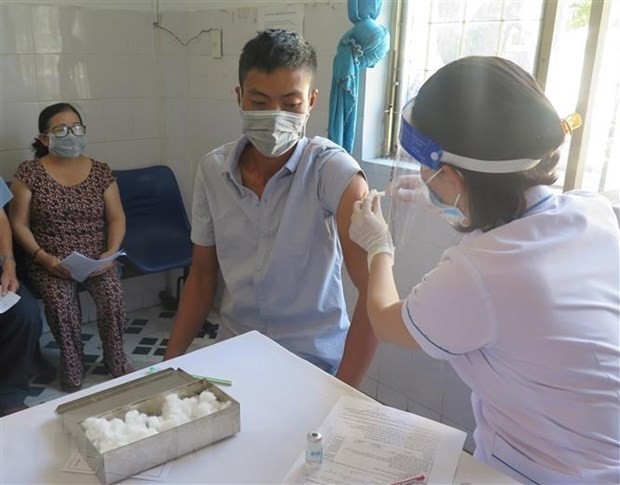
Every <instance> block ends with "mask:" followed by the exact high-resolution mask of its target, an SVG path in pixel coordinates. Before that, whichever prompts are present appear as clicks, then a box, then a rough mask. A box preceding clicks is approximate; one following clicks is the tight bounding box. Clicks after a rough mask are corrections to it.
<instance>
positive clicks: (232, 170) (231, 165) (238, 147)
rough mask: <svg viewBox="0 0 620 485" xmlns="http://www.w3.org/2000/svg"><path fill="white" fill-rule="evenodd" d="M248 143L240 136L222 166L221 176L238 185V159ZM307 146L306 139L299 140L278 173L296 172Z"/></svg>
mask: <svg viewBox="0 0 620 485" xmlns="http://www.w3.org/2000/svg"><path fill="white" fill-rule="evenodd" d="M248 143H250V140H249V139H248V137H247V136H245V135H242V136H241V138H239V140H237V142H236V143H235V147H234V149H233V150H231V151H230V153H229V155H228V159H227V160H226V164H225V165H224V170H223V171H222V173H223V174H229V175H230V177H231V178H232V179H233V180H234V181H235V182H237V183H238V184H241V172H240V170H239V157H240V156H241V153H242V152H243V149H244V148H245V146H246V145H247V144H248ZM307 144H308V138H306V137H303V138H300V139H299V141H298V142H297V145H295V149H294V150H293V153H291V156H290V157H289V159H288V160H287V161H286V163H285V164H284V166H283V167H282V169H281V170H280V172H278V173H281V171H282V170H283V169H286V170H288V171H289V172H290V173H295V171H296V170H297V167H298V166H299V162H300V161H301V157H302V155H303V152H304V149H305V148H306V145H307Z"/></svg>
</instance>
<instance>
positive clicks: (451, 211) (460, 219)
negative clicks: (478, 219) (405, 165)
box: [424, 167, 469, 226]
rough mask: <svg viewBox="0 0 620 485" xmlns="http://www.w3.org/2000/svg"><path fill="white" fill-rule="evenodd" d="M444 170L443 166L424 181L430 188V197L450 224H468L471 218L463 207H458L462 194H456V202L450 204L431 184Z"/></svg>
mask: <svg viewBox="0 0 620 485" xmlns="http://www.w3.org/2000/svg"><path fill="white" fill-rule="evenodd" d="M442 170H443V167H441V168H440V169H439V170H437V171H436V172H435V173H434V174H433V175H431V176H430V177H429V179H428V180H426V181H425V182H424V183H425V184H426V187H427V188H428V199H429V201H430V202H431V204H433V205H434V206H435V207H437V208H438V209H439V210H440V211H441V215H442V216H443V217H444V218H445V219H446V220H447V221H448V223H449V224H451V225H452V226H466V225H467V224H466V223H467V221H468V220H469V218H468V217H467V216H466V215H465V214H463V212H462V211H461V209H459V208H458V203H459V200H461V194H458V195H457V196H456V200H455V201H454V204H452V205H449V204H446V203H445V202H443V201H442V200H441V199H440V198H439V196H438V195H437V194H436V193H435V192H434V191H433V189H431V187H430V185H429V184H430V183H431V181H432V180H433V179H434V178H435V177H436V176H437V175H439V173H440V172H441V171H442Z"/></svg>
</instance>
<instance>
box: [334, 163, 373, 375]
mask: <svg viewBox="0 0 620 485" xmlns="http://www.w3.org/2000/svg"><path fill="white" fill-rule="evenodd" d="M367 191H368V185H367V184H366V180H364V178H363V177H362V176H361V175H359V174H358V175H356V176H355V177H353V179H352V180H351V182H350V183H349V185H348V186H347V188H346V189H345V191H344V192H343V194H342V196H341V198H340V202H339V204H338V211H337V213H336V218H337V223H338V233H339V237H340V244H341V246H342V252H343V256H344V262H345V265H346V268H347V271H348V272H349V276H350V277H351V280H352V281H353V284H354V285H355V287H356V288H357V291H358V297H357V303H356V305H355V310H354V311H353V317H352V318H351V327H350V328H349V332H348V334H347V339H346V342H345V347H344V354H343V356H342V361H341V363H340V367H339V369H338V373H337V374H336V377H338V378H339V379H340V380H342V381H344V382H346V383H347V384H349V385H351V386H353V387H358V386H359V385H360V383H361V382H362V379H363V378H364V376H365V375H366V372H367V371H368V367H369V366H370V363H371V362H372V359H373V357H374V355H375V351H376V349H377V346H378V344H379V341H378V339H377V337H376V336H375V334H374V332H373V330H372V327H371V325H370V321H369V319H368V313H367V312H366V296H367V293H366V288H367V283H368V270H367V266H366V252H365V251H364V250H362V248H360V247H359V246H358V245H357V244H355V243H354V242H353V241H351V239H350V237H349V226H350V224H351V214H352V209H353V202H354V201H356V200H358V199H360V198H362V197H364V195H365V194H366V193H367Z"/></svg>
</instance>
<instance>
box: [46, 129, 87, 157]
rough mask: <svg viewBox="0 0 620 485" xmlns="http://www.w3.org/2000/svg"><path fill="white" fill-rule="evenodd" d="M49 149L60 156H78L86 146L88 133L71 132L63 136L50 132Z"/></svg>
mask: <svg viewBox="0 0 620 485" xmlns="http://www.w3.org/2000/svg"><path fill="white" fill-rule="evenodd" d="M48 137H49V141H50V143H49V147H48V148H49V151H50V152H51V153H52V154H54V155H56V156H57V157H60V158H77V157H79V156H80V155H81V154H82V153H83V152H84V149H85V148H86V135H74V134H73V133H69V134H68V135H65V136H63V137H57V136H56V135H53V134H51V133H50V134H49V135H48Z"/></svg>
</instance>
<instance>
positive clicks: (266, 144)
mask: <svg viewBox="0 0 620 485" xmlns="http://www.w3.org/2000/svg"><path fill="white" fill-rule="evenodd" d="M308 115H309V114H308V113H291V112H289V111H279V110H269V111H267V110H266V111H243V110H242V111H241V119H242V120H243V128H242V131H243V134H244V135H246V136H247V137H248V138H249V139H250V142H252V145H254V147H255V148H256V149H257V150H258V151H259V152H260V153H261V154H262V155H263V156H265V157H268V158H275V157H279V156H280V155H282V154H284V153H286V152H287V151H288V150H290V149H291V148H292V147H293V146H294V145H295V143H297V141H298V140H299V139H300V138H301V137H302V136H304V135H305V132H306V121H307V120H308Z"/></svg>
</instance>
